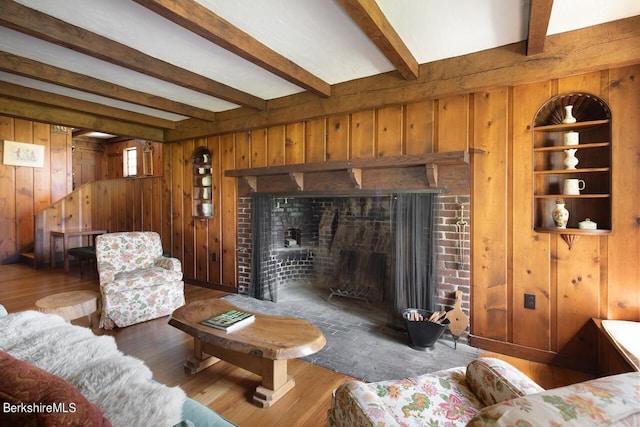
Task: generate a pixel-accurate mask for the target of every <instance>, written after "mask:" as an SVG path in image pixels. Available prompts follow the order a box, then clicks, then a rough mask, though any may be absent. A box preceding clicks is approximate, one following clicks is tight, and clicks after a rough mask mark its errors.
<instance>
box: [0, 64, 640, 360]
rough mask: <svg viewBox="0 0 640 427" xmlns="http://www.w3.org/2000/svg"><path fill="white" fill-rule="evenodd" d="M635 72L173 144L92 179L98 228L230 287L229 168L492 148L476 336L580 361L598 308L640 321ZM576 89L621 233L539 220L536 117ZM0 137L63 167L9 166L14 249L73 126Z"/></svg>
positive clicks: (484, 193)
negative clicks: (597, 117) (589, 99)
mask: <svg viewBox="0 0 640 427" xmlns="http://www.w3.org/2000/svg"><path fill="white" fill-rule="evenodd" d="M638 76H640V65H635V66H628V67H623V68H616V69H608V70H602V71H599V72H592V73H589V74H583V75H576V76H572V77H563V78H560V79H550V80H546V81H540V82H533V83H530V84H523V85H518V86H510V87H498V88H495V89H494V90H491V91H487V92H479V93H469V94H465V95H455V96H451V97H442V98H439V99H435V100H426V101H422V102H416V103H411V104H405V105H400V106H392V107H386V106H385V107H381V108H379V109H375V110H366V111H359V112H356V113H353V114H346V115H341V116H331V117H325V118H321V119H314V120H310V121H306V122H299V123H291V124H287V125H281V126H280V125H279V126H273V127H268V128H261V129H251V130H246V131H242V132H236V133H233V134H225V135H216V136H209V137H206V138H198V139H189V140H185V141H181V142H177V143H171V144H166V145H165V146H163V162H162V176H161V177H159V178H149V179H137V180H127V179H125V180H117V181H114V182H109V183H96V184H95V185H92V187H91V192H92V200H93V203H91V212H92V214H91V218H92V226H94V227H105V228H107V229H109V230H110V231H120V230H136V229H152V230H157V231H160V232H161V234H162V238H163V244H164V246H165V250H167V251H170V252H171V253H172V255H173V256H176V257H178V258H180V259H181V260H182V262H183V265H184V272H185V278H186V279H193V280H194V281H196V283H198V282H201V283H202V284H209V285H212V284H222V285H225V286H228V287H230V288H233V287H235V286H236V285H237V278H236V275H237V271H236V270H237V267H236V264H237V263H236V218H237V215H238V212H236V206H237V205H236V200H237V195H238V194H239V193H240V192H241V191H244V189H242V188H241V187H239V185H242V184H239V183H237V182H236V180H235V178H227V177H225V176H224V170H226V169H237V168H248V167H264V166H268V165H283V164H293V163H301V162H317V161H324V160H338V159H348V158H363V157H373V156H391V155H397V154H405V153H406V154H413V153H429V152H445V151H456V150H464V149H471V150H473V149H481V150H483V152H484V153H483V154H473V155H472V164H471V195H470V196H471V213H470V222H471V241H472V250H471V292H472V301H471V304H472V308H471V317H472V327H471V328H472V329H471V332H472V335H473V337H472V342H473V343H475V344H476V345H479V346H481V347H484V348H487V349H490V350H495V351H500V352H504V353H507V354H513V355H517V356H525V357H527V358H530V359H534V360H544V361H551V360H558V359H562V358H566V359H567V360H570V361H578V360H579V359H582V358H583V356H584V355H589V354H592V353H594V351H595V348H596V347H597V345H596V343H595V342H594V338H593V337H592V336H591V335H589V334H588V333H587V332H586V329H585V326H586V325H587V323H588V321H589V319H590V318H591V317H603V318H616V319H628V320H636V321H638V320H640V263H639V262H638V259H640V190H639V188H640V186H638V183H640V154H639V153H640V143H639V140H638V135H640V78H638ZM568 91H586V92H590V93H593V94H595V95H598V96H599V97H601V98H602V99H604V100H605V101H606V102H607V103H608V104H609V106H610V108H611V111H612V117H613V119H612V128H613V135H612V155H613V159H612V163H613V171H612V182H613V190H612V202H613V203H612V204H613V215H612V223H613V227H612V228H613V231H612V233H611V234H609V235H604V236H581V237H580V240H578V241H577V242H576V243H575V244H574V245H573V248H572V249H569V248H568V246H567V245H566V244H565V243H564V241H562V240H561V239H560V237H559V236H558V235H556V234H544V233H536V232H534V231H533V230H532V203H533V194H532V162H533V160H532V151H531V148H532V133H531V132H532V130H531V126H532V120H533V117H534V115H535V113H536V111H537V109H538V108H539V107H540V106H541V105H542V104H543V103H544V102H545V101H546V100H548V99H549V98H550V97H551V96H553V95H555V94H557V93H562V92H568ZM0 135H2V137H3V138H6V139H16V140H21V141H23V142H24V141H42V143H45V144H51V148H50V149H49V150H48V151H47V153H49V154H48V155H50V157H51V159H49V160H48V162H47V163H48V164H49V165H53V164H55V165H57V166H56V167H55V168H54V167H50V168H49V169H46V172H44V173H43V174H42V175H40V174H39V172H38V171H35V170H32V169H28V170H19V169H23V168H13V167H4V166H3V167H2V169H1V171H2V172H0V176H1V177H2V179H3V180H5V181H3V185H2V203H3V205H2V206H0V209H3V210H4V213H5V214H6V215H5V216H6V218H9V220H8V221H7V220H5V219H3V222H2V230H0V231H2V233H3V236H7V235H8V236H10V237H9V238H8V240H7V239H5V240H3V241H2V246H0V248H1V250H2V251H3V255H4V256H5V257H6V255H7V254H8V253H10V252H11V251H16V250H17V249H18V248H19V245H18V244H17V242H18V241H20V239H21V236H23V235H26V234H28V233H26V232H25V233H23V232H22V227H27V226H26V225H24V224H25V223H27V222H31V218H33V213H34V212H35V211H37V210H38V208H40V207H43V206H46V205H48V204H49V203H50V201H51V200H53V199H54V195H56V194H58V193H60V189H61V188H62V187H64V190H65V191H67V190H68V189H69V187H70V185H71V183H70V167H69V166H65V165H68V164H69V159H70V147H69V140H68V138H69V137H68V135H67V136H64V137H63V136H60V135H53V134H52V133H51V130H50V127H49V126H47V125H40V124H35V123H30V122H20V121H17V120H15V121H14V120H12V119H3V120H2V124H1V125H0ZM21 135H25V136H21ZM61 138H62V139H61ZM199 146H206V147H208V148H209V150H210V151H211V152H212V153H213V166H214V195H213V200H214V203H215V214H214V216H213V217H212V218H211V219H194V218H193V216H192V203H191V194H192V176H191V174H192V167H191V156H192V154H193V151H194V149H195V148H196V147H199ZM65 147H66V148H65ZM65 149H66V151H65ZM54 157H55V160H54ZM59 165H62V167H61V168H60V167H59ZM5 182H7V183H9V184H10V185H9V186H8V187H5ZM43 183H44V184H43ZM5 188H9V189H8V190H5ZM25 188H26V189H27V190H26V191H25V190H24V189H25ZM30 192H31V194H30ZM81 199H82V200H84V198H83V197H81ZM25 206H26V207H25ZM78 206H82V204H80V205H78ZM13 218H15V221H13ZM9 223H10V224H9ZM5 232H8V234H5ZM524 293H532V294H534V295H536V299H537V307H536V310H525V309H524V308H523V295H524ZM594 357H595V356H594Z"/></svg>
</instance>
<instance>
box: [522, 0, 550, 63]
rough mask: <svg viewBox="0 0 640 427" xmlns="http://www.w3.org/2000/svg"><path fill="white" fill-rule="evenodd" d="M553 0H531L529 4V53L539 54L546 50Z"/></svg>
mask: <svg viewBox="0 0 640 427" xmlns="http://www.w3.org/2000/svg"><path fill="white" fill-rule="evenodd" d="M552 8H553V0H531V4H530V5H529V36H528V37H527V55H537V54H538V53H542V52H543V51H544V42H545V40H546V39H547V29H548V28H549V19H550V18H551V9H552Z"/></svg>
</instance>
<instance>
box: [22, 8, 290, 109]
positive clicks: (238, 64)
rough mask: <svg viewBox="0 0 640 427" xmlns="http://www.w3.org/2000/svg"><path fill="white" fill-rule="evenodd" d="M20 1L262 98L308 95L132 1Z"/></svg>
mask: <svg viewBox="0 0 640 427" xmlns="http://www.w3.org/2000/svg"><path fill="white" fill-rule="evenodd" d="M18 2H19V3H21V4H23V5H25V6H28V7H30V8H32V9H36V10H39V11H41V12H44V13H46V14H48V15H51V16H55V17H56V18H58V19H60V20H63V21H65V22H68V23H70V24H73V25H75V26H78V27H81V28H84V29H86V30H89V31H92V32H94V33H96V34H99V35H101V36H103V37H106V38H108V39H110V40H113V41H117V42H119V43H121V44H124V45H128V46H130V47H132V48H134V49H136V50H138V51H140V52H143V53H146V54H147V55H150V56H152V57H154V58H157V59H161V60H163V61H166V62H168V63H170V64H173V65H176V66H178V67H181V68H184V69H185V70H189V71H192V72H194V73H196V74H200V75H203V76H205V77H208V78H210V79H212V80H215V81H218V82H220V83H223V84H225V85H227V86H231V87H233V88H236V89H240V90H242V91H245V92H249V93H252V94H254V95H256V96H258V97H260V98H265V99H271V98H278V97H281V96H286V95H291V94H293V93H297V92H301V91H302V89H301V88H299V87H297V86H295V85H293V84H291V83H289V82H287V81H285V80H283V79H281V78H279V77H278V76H275V75H274V74H271V73H269V72H267V71H265V70H264V69H262V68H260V67H258V66H257V65H254V64H252V63H251V62H249V61H246V60H244V59H242V58H240V57H238V56H236V55H233V54H231V53H230V52H228V51H227V50H225V49H223V48H221V47H218V46H216V45H214V44H212V43H210V42H209V41H207V40H205V39H203V38H202V37H200V36H199V35H197V34H194V33H193V32H191V31H189V30H186V29H184V28H182V27H180V26H178V25H176V24H174V23H172V22H170V21H168V20H167V19H165V18H163V17H161V16H159V15H157V14H155V13H153V12H152V11H150V10H148V9H146V8H144V7H142V6H139V5H138V4H136V3H134V2H132V1H130V0H109V1H104V0H56V1H55V2H43V1H41V0H18ZM185 47H187V48H185Z"/></svg>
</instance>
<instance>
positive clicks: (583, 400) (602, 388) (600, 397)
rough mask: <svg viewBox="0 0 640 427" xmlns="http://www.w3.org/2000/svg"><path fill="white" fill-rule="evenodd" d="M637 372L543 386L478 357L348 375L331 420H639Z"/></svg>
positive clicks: (406, 426) (538, 422)
mask: <svg viewBox="0 0 640 427" xmlns="http://www.w3.org/2000/svg"><path fill="white" fill-rule="evenodd" d="M639 401H640V372H632V373H626V374H620V375H615V376H610V377H604V378H598V379H595V380H590V381H585V382H582V383H578V384H574V385H571V386H567V387H561V388H556V389H552V390H546V391H545V390H544V389H543V388H542V387H540V386H539V385H538V384H536V383H535V382H534V381H532V380H531V379H530V378H528V377H527V376H526V375H524V374H523V373H522V372H520V371H519V370H517V369H516V368H514V367H513V366H511V365H510V364H508V363H506V362H504V361H501V360H499V359H495V358H480V359H477V360H475V361H473V362H471V363H470V364H469V365H468V366H467V367H466V368H465V367H459V368H452V369H447V370H443V371H438V372H435V373H432V374H425V375H421V376H418V377H414V378H406V379H402V380H393V381H381V382H377V383H364V382H361V381H349V382H346V383H344V384H342V385H341V386H340V387H338V388H337V389H336V390H335V391H334V394H333V399H332V402H331V408H330V409H329V413H328V424H329V425H330V426H335V427H342V426H344V427H347V426H348V427H355V426H385V427H391V426H402V427H409V426H448V427H453V426H560V425H562V426H581V427H583V426H609V425H616V426H638V425H640V405H638V402H639Z"/></svg>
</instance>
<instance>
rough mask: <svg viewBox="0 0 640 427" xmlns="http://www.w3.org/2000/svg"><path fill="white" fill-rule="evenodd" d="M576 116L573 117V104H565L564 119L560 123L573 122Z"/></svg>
mask: <svg viewBox="0 0 640 427" xmlns="http://www.w3.org/2000/svg"><path fill="white" fill-rule="evenodd" d="M575 122H576V118H575V117H573V105H567V106H565V107H564V120H563V121H562V123H575Z"/></svg>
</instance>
